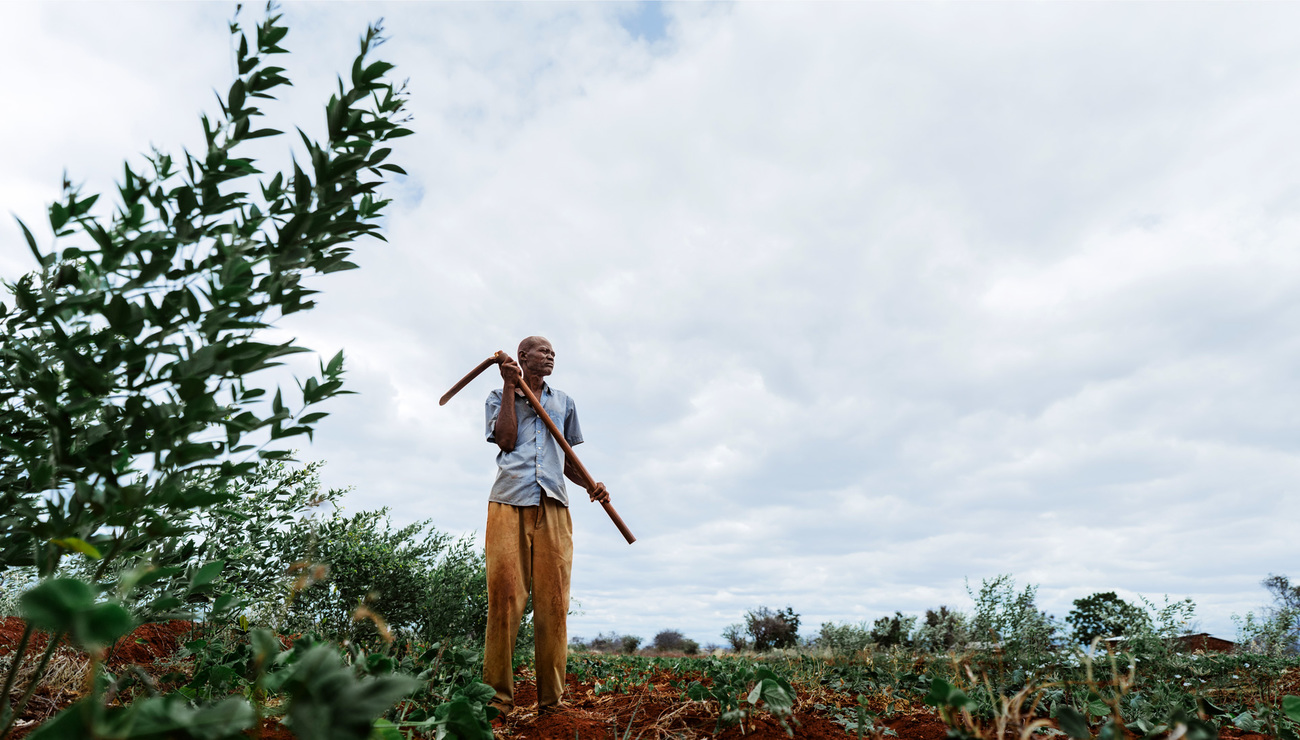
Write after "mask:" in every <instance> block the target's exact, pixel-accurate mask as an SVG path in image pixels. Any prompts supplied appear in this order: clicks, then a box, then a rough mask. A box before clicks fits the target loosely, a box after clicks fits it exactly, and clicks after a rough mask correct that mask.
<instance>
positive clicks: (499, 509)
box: [483, 337, 609, 714]
mask: <svg viewBox="0 0 1300 740" xmlns="http://www.w3.org/2000/svg"><path fill="white" fill-rule="evenodd" d="M521 365H522V366H523V367H522V369H521V367H520V366H521ZM554 367H555V350H554V349H552V348H551V343H550V342H548V341H547V340H546V339H544V338H542V337H528V338H527V339H525V340H524V341H522V342H520V343H519V362H518V363H517V364H516V363H515V362H514V361H513V360H506V361H505V362H502V363H501V380H502V386H501V389H500V390H493V391H492V393H491V394H489V395H488V399H487V440H488V441H489V442H494V443H496V445H497V446H498V447H500V448H501V451H500V452H499V453H497V477H496V482H495V483H493V484H492V494H491V496H489V498H488V518H487V533H486V540H487V581H488V624H487V645H486V647H485V649H484V655H483V681H484V683H486V684H488V685H489V686H491V687H492V688H494V689H496V697H495V698H493V700H492V705H493V706H495V707H496V708H497V709H499V710H500V711H501V712H502V713H503V714H509V713H510V712H511V711H512V710H514V708H515V686H514V672H513V670H512V667H513V656H514V646H515V637H516V635H517V634H518V632H519V620H520V619H521V618H522V617H523V614H524V606H525V604H526V602H527V600H528V595H529V593H531V594H532V596H533V625H534V628H535V632H536V637H535V643H534V644H535V646H536V663H537V708H538V711H539V712H545V711H548V710H551V709H554V708H556V707H558V706H559V705H560V700H561V699H562V698H563V695H564V667H565V661H566V659H567V657H568V643H569V637H568V629H567V626H566V623H565V620H566V619H567V617H568V613H569V573H570V570H571V568H572V564H573V520H572V519H571V518H570V517H569V497H568V493H567V492H566V490H565V487H564V478H565V476H568V478H569V480H571V481H573V482H574V483H579V481H580V480H581V478H580V476H579V474H578V472H577V470H576V469H575V468H574V467H573V463H572V462H571V461H570V460H568V459H566V457H565V454H564V450H563V449H562V448H561V447H560V445H559V444H558V443H557V442H556V441H555V439H554V438H552V437H551V433H550V432H549V431H548V430H547V429H546V425H545V424H544V423H543V422H542V419H541V417H540V416H538V415H537V413H536V412H535V411H533V409H532V407H531V406H529V405H528V401H527V399H525V398H524V393H523V391H522V390H520V389H519V384H520V383H527V384H528V387H529V388H530V389H531V390H532V391H533V393H534V394H535V395H536V396H537V397H538V399H539V400H541V402H542V408H544V409H545V410H546V414H547V416H550V417H551V420H552V421H554V422H555V425H556V426H557V427H559V428H560V430H561V431H563V432H564V438H565V441H566V442H568V443H569V445H570V446H577V445H578V444H580V443H581V442H582V429H581V428H580V427H579V426H578V413H577V409H576V408H575V406H574V404H573V399H571V398H569V397H568V396H567V395H566V394H564V393H563V392H562V391H559V390H556V389H554V388H552V387H550V386H549V385H548V384H547V383H546V382H545V381H544V379H545V377H546V376H547V375H550V374H551V370H552V369H554ZM503 399H509V400H510V402H507V403H503V402H502V401H503ZM579 485H581V483H579ZM587 493H588V495H589V496H590V497H591V500H592V501H602V502H603V501H608V500H609V492H608V491H606V490H605V484H604V483H597V484H596V487H595V488H594V489H592V490H590V491H588V492H587Z"/></svg>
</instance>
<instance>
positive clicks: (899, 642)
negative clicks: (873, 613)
mask: <svg viewBox="0 0 1300 740" xmlns="http://www.w3.org/2000/svg"><path fill="white" fill-rule="evenodd" d="M915 624H916V617H915V616H908V615H904V614H903V613H902V612H894V616H892V617H881V618H880V619H877V620H876V621H875V622H874V623H873V624H872V625H871V641H872V642H874V643H875V644H876V646H877V647H882V648H890V647H911V646H912V638H911V635H912V627H913V626H914V625H915Z"/></svg>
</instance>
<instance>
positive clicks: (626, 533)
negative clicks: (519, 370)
mask: <svg viewBox="0 0 1300 740" xmlns="http://www.w3.org/2000/svg"><path fill="white" fill-rule="evenodd" d="M508 359H510V355H508V354H506V353H505V352H502V351H500V350H497V353H496V354H494V355H492V356H491V357H489V358H487V359H486V360H484V361H482V362H480V363H479V364H478V367H476V368H474V369H473V370H471V371H469V374H468V375H466V376H465V377H463V378H461V379H460V382H459V383H457V384H456V385H453V386H452V387H451V390H449V391H447V392H446V393H444V394H443V396H442V398H440V399H438V405H439V406H445V405H447V402H448V401H450V400H451V397H452V396H454V395H456V394H457V393H459V392H460V389H461V388H464V387H465V386H467V385H469V383H470V381H471V380H473V379H474V378H477V377H478V376H479V374H480V373H482V372H483V371H484V370H487V369H488V368H489V367H492V366H493V365H498V364H500V363H502V362H505V361H506V360H508ZM516 387H517V388H519V389H520V390H522V391H523V392H524V398H526V399H528V405H529V406H532V407H533V411H536V412H537V415H538V416H540V417H542V423H544V424H546V428H547V429H548V430H550V432H551V436H552V437H554V438H555V441H556V442H559V443H560V448H561V449H563V450H564V454H565V455H566V456H567V458H568V459H569V460H571V461H572V462H573V467H575V468H577V469H578V474H579V475H580V476H582V482H583V486H584V487H586V488H587V490H591V489H592V488H595V487H596V479H595V478H592V477H591V473H588V472H587V468H586V467H584V466H583V464H582V461H581V460H579V459H578V456H577V455H576V454H574V452H573V448H572V447H570V446H569V443H568V442H567V441H565V439H564V434H563V433H562V432H560V428H559V427H557V426H555V422H553V421H551V417H550V416H548V415H547V414H546V410H545V409H543V408H542V402H541V401H540V400H538V398H537V395H536V394H535V393H533V389H532V388H529V387H528V384H527V383H520V384H519V385H518V386H516ZM600 505H601V506H602V507H604V509H605V513H606V514H609V518H610V519H611V520H612V521H613V522H614V526H615V527H618V531H619V532H622V533H623V539H625V540H627V544H629V545H630V544H632V543H633V542H636V536H634V535H633V534H632V530H630V529H628V528H627V525H626V524H624V523H623V517H621V516H619V515H618V512H617V511H614V505H613V504H611V503H610V502H608V501H602V502H600Z"/></svg>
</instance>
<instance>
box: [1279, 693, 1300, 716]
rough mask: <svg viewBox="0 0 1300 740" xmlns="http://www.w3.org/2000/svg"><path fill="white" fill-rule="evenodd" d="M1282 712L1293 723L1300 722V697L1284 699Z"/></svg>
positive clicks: (1286, 697)
mask: <svg viewBox="0 0 1300 740" xmlns="http://www.w3.org/2000/svg"><path fill="white" fill-rule="evenodd" d="M1282 711H1283V712H1284V713H1285V714H1286V716H1287V717H1288V718H1289V719H1290V720H1291V721H1292V722H1300V696H1284V697H1282Z"/></svg>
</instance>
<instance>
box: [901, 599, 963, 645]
mask: <svg viewBox="0 0 1300 740" xmlns="http://www.w3.org/2000/svg"><path fill="white" fill-rule="evenodd" d="M912 641H913V643H915V645H916V647H918V648H920V649H922V650H928V651H930V652H933V653H942V652H947V651H949V650H952V649H954V648H957V647H959V646H962V645H965V644H966V643H967V642H969V631H968V629H967V626H966V615H964V614H962V613H961V612H959V611H950V610H949V609H948V607H946V606H940V607H939V609H938V611H936V610H934V609H926V610H925V619H924V621H922V623H921V626H919V627H917V628H916V633H915V635H913V637H912Z"/></svg>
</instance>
